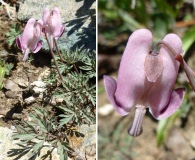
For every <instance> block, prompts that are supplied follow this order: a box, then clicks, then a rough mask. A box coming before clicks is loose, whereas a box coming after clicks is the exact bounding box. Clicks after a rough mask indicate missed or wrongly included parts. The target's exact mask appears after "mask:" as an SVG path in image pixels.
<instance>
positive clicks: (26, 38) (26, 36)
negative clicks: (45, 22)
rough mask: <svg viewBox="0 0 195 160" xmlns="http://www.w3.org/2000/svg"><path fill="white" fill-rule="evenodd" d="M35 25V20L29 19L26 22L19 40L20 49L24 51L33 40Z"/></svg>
mask: <svg viewBox="0 0 195 160" xmlns="http://www.w3.org/2000/svg"><path fill="white" fill-rule="evenodd" d="M35 23H36V20H35V19H34V18H31V19H29V20H28V22H27V24H26V26H25V28H24V31H23V34H22V38H21V42H22V43H21V46H22V48H23V49H24V50H25V49H26V48H28V46H29V45H30V43H31V41H32V40H33V38H34V32H33V30H34V25H35Z"/></svg>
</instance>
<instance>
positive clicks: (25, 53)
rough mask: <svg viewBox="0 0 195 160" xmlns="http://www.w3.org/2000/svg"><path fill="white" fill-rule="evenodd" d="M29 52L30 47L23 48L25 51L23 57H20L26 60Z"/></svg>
mask: <svg viewBox="0 0 195 160" xmlns="http://www.w3.org/2000/svg"><path fill="white" fill-rule="evenodd" d="M29 53H30V49H29V48H27V49H26V50H25V52H24V56H23V58H22V61H26V60H27V59H28V55H29Z"/></svg>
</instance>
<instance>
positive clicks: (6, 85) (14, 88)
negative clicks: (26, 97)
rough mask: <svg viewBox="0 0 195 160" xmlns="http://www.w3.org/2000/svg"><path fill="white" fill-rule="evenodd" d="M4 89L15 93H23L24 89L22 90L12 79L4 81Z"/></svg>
mask: <svg viewBox="0 0 195 160" xmlns="http://www.w3.org/2000/svg"><path fill="white" fill-rule="evenodd" d="M3 86H4V88H6V89H7V90H11V91H13V92H19V91H22V89H20V87H18V85H17V84H16V83H14V82H13V81H12V80H10V79H6V80H5V81H4V85H3Z"/></svg>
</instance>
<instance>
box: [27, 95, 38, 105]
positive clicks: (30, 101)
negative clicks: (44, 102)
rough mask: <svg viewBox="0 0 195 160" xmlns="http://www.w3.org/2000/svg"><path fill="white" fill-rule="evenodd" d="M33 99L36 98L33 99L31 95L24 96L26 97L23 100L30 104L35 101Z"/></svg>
mask: <svg viewBox="0 0 195 160" xmlns="http://www.w3.org/2000/svg"><path fill="white" fill-rule="evenodd" d="M35 100H36V99H35V98H34V97H33V96H31V97H28V98H26V99H25V100H24V102H25V103H26V104H31V103H33V102H35Z"/></svg>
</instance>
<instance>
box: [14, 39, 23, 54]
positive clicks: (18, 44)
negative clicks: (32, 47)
mask: <svg viewBox="0 0 195 160" xmlns="http://www.w3.org/2000/svg"><path fill="white" fill-rule="evenodd" d="M21 43H22V42H21V36H18V37H17V38H16V44H17V46H18V48H19V49H20V50H22V51H23V48H22V45H21Z"/></svg>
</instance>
